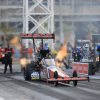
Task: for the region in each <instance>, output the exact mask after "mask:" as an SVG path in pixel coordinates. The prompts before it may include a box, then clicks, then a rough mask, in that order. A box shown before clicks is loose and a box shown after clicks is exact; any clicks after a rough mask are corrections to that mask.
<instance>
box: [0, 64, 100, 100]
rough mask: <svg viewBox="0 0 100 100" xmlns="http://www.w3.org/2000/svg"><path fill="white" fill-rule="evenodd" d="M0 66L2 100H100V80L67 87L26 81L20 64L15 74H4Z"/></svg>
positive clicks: (15, 69) (16, 66)
mask: <svg viewBox="0 0 100 100" xmlns="http://www.w3.org/2000/svg"><path fill="white" fill-rule="evenodd" d="M3 66H4V65H0V100H100V79H95V78H91V80H90V82H87V81H79V82H78V85H77V86H73V83H72V82H71V83H70V84H67V85H62V84H59V85H58V86H57V87H55V86H54V84H53V83H48V84H47V83H46V82H44V81H24V78H23V75H22V73H20V64H13V74H10V73H9V69H8V72H7V73H6V74H3Z"/></svg>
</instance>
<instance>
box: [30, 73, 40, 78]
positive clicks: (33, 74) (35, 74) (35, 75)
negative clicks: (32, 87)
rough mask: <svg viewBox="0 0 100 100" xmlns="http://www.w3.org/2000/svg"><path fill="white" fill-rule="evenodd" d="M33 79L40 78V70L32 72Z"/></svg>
mask: <svg viewBox="0 0 100 100" xmlns="http://www.w3.org/2000/svg"><path fill="white" fill-rule="evenodd" d="M31 79H39V73H38V72H33V73H32V74H31Z"/></svg>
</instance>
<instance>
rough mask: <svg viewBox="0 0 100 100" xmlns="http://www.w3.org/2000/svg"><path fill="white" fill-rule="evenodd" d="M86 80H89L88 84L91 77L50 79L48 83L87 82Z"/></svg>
mask: <svg viewBox="0 0 100 100" xmlns="http://www.w3.org/2000/svg"><path fill="white" fill-rule="evenodd" d="M85 80H88V82H89V81H90V79H89V77H72V78H71V77H68V78H57V79H56V78H50V79H48V82H49V81H52V82H54V81H60V82H61V81H85Z"/></svg>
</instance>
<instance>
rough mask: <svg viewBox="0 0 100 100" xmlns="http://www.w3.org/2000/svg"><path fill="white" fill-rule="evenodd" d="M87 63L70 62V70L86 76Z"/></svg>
mask: <svg viewBox="0 0 100 100" xmlns="http://www.w3.org/2000/svg"><path fill="white" fill-rule="evenodd" d="M88 66H89V65H88V63H78V62H72V70H73V71H74V70H76V71H77V72H78V73H82V74H88Z"/></svg>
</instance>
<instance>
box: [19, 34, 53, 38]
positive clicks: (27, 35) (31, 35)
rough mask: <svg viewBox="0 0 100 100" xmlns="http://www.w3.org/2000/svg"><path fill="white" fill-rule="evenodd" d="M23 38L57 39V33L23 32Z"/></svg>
mask: <svg viewBox="0 0 100 100" xmlns="http://www.w3.org/2000/svg"><path fill="white" fill-rule="evenodd" d="M21 38H22V39H55V34H22V33H21Z"/></svg>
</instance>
